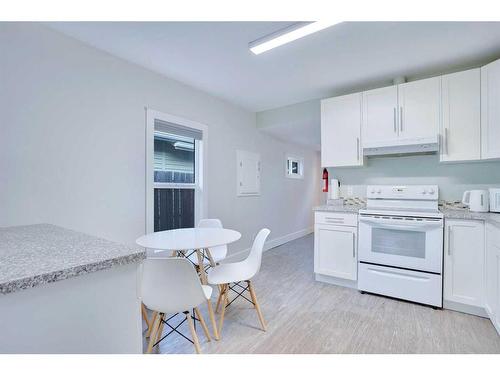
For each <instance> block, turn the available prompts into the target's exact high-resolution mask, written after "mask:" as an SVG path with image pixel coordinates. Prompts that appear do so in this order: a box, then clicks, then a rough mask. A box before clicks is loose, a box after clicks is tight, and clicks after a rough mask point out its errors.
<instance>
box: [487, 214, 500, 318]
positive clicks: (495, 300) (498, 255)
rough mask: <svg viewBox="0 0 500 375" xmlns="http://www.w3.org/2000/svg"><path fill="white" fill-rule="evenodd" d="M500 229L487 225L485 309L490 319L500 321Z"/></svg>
mask: <svg viewBox="0 0 500 375" xmlns="http://www.w3.org/2000/svg"><path fill="white" fill-rule="evenodd" d="M499 261H500V228H496V227H494V226H493V225H492V224H487V225H486V262H485V263H486V265H485V267H486V272H485V282H486V294H485V308H486V312H487V313H488V316H489V317H490V319H491V320H492V321H493V322H494V321H495V320H498V318H499V316H498V304H499V302H500V295H499V293H500V289H499V287H500V278H499V263H500V262H499Z"/></svg>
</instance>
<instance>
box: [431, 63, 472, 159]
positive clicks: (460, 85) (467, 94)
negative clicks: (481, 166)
mask: <svg viewBox="0 0 500 375" xmlns="http://www.w3.org/2000/svg"><path fill="white" fill-rule="evenodd" d="M441 99H442V105H443V111H442V124H441V149H440V160H441V161H463V160H478V159H480V158H481V71H480V69H472V70H466V71H465V72H459V73H454V74H448V75H445V76H443V77H442V81H441Z"/></svg>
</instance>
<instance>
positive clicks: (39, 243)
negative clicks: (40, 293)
mask: <svg viewBox="0 0 500 375" xmlns="http://www.w3.org/2000/svg"><path fill="white" fill-rule="evenodd" d="M145 256H146V252H145V250H144V249H142V248H140V247H138V246H137V247H136V246H127V245H122V244H119V243H115V242H111V241H108V240H104V239H101V238H98V237H94V236H90V235H87V234H83V233H79V232H75V231H72V230H69V229H65V228H61V227H58V226H55V225H50V224H35V225H26V226H15V227H7V228H0V294H8V293H12V292H16V291H19V290H23V289H28V288H33V287H35V286H37V285H42V284H47V283H52V282H55V281H60V280H65V279H68V278H71V277H76V276H80V275H84V274H87V273H91V272H96V271H100V270H104V269H108V268H111V267H114V266H118V265H124V264H129V263H134V262H139V261H140V260H142V259H144V258H145Z"/></svg>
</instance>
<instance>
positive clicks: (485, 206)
mask: <svg viewBox="0 0 500 375" xmlns="http://www.w3.org/2000/svg"><path fill="white" fill-rule="evenodd" d="M488 198H489V197H488V191H487V190H467V191H465V192H464V196H463V197H462V203H463V204H465V205H467V206H469V209H470V210H471V211H474V212H488V210H489V209H490V205H489V199H488Z"/></svg>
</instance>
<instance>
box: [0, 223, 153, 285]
mask: <svg viewBox="0 0 500 375" xmlns="http://www.w3.org/2000/svg"><path fill="white" fill-rule="evenodd" d="M41 225H47V224H41ZM53 227H55V228H59V229H64V230H67V231H68V232H74V231H71V230H69V229H65V228H60V227H56V226H53ZM0 229H7V228H0ZM74 233H79V232H74ZM79 234H81V235H84V234H83V233H79ZM89 237H92V236H89ZM103 241H105V240H103ZM106 242H109V243H110V244H111V243H112V242H111V241H106ZM115 245H120V244H115ZM120 246H123V247H124V248H127V249H129V250H130V251H131V253H130V254H124V255H119V256H113V257H111V258H107V259H99V260H97V261H94V262H88V263H85V264H79V265H75V266H70V267H61V269H58V270H54V271H50V272H44V273H34V274H33V275H29V276H26V277H20V278H12V279H9V280H7V281H3V282H1V283H0V294H4V295H5V294H10V293H14V292H18V291H21V290H25V289H30V288H34V287H36V286H39V285H44V284H49V283H53V282H57V281H62V280H66V279H70V278H73V277H77V276H81V275H85V274H89V273H93V272H97V271H102V270H106V269H110V268H112V267H115V266H121V265H126V264H131V263H136V262H140V261H141V260H143V259H144V258H146V251H145V250H144V249H141V248H138V247H131V246H126V245H120Z"/></svg>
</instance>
